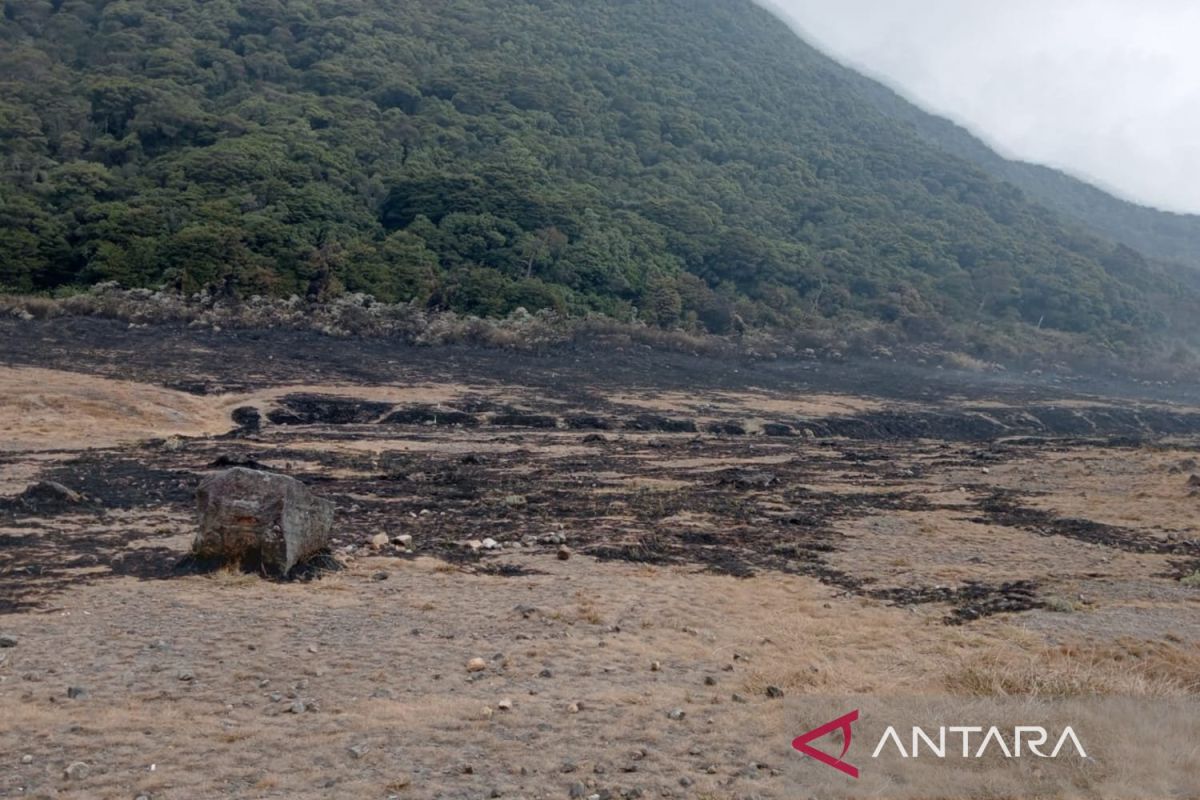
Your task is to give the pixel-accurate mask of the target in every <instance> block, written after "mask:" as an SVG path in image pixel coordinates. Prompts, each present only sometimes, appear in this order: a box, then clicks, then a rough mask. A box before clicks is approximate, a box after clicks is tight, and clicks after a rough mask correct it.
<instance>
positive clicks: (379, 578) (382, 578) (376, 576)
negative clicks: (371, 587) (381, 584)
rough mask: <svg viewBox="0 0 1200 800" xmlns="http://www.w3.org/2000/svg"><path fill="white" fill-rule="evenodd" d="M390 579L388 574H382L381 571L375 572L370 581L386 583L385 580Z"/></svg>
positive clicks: (390, 575)
mask: <svg viewBox="0 0 1200 800" xmlns="http://www.w3.org/2000/svg"><path fill="white" fill-rule="evenodd" d="M390 577H392V574H391V573H390V572H382V571H381V572H376V573H375V574H374V575H372V576H371V580H373V581H386V580H387V579H388V578H390Z"/></svg>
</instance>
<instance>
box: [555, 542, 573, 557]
mask: <svg viewBox="0 0 1200 800" xmlns="http://www.w3.org/2000/svg"><path fill="white" fill-rule="evenodd" d="M570 557H571V548H569V547H567V546H566V545H565V544H564V545H559V547H558V560H559V561H566V560H567V559H568V558H570Z"/></svg>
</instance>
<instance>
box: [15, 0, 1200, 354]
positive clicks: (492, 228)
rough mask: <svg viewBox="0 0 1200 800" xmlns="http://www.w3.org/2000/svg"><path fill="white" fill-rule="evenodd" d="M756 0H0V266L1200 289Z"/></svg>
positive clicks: (823, 310) (1140, 305) (940, 304)
mask: <svg viewBox="0 0 1200 800" xmlns="http://www.w3.org/2000/svg"><path fill="white" fill-rule="evenodd" d="M868 95H869V92H865V91H864V90H863V79H862V78H861V76H858V75H857V74H855V73H852V72H850V71H848V70H846V69H844V68H842V67H840V66H839V65H837V64H836V63H834V62H833V61H831V60H830V59H828V58H826V57H825V56H823V55H821V54H820V53H818V52H817V51H816V50H814V49H813V48H811V47H809V46H808V45H806V44H805V43H803V42H802V41H801V40H799V39H798V38H797V37H796V36H795V35H794V34H793V33H792V32H791V31H790V30H789V29H788V28H787V26H786V25H784V24H783V23H782V22H780V21H778V20H777V19H775V18H774V17H773V16H771V15H770V14H769V13H768V12H766V11H764V10H762V9H760V8H758V7H757V6H755V5H753V4H752V3H751V2H750V0H624V1H622V2H595V1H593V0H533V1H531V2H522V1H521V0H514V2H485V0H209V2H203V3H199V2H189V1H187V0H154V2H149V0H53V2H51V1H49V0H4V2H3V18H2V19H0V156H2V167H3V179H2V182H0V286H4V287H7V288H8V289H10V290H17V291H39V290H51V289H55V288H57V287H63V286H71V285H81V284H88V283H94V282H98V281H107V280H116V281H120V282H121V283H123V284H126V285H149V286H155V285H159V284H166V285H168V286H172V287H177V288H179V289H180V290H184V291H193V290H196V289H199V288H201V287H204V286H214V285H215V286H220V287H223V288H224V289H225V290H226V291H230V292H235V293H239V294H242V295H246V294H251V293H262V292H270V293H281V294H286V293H292V292H297V293H300V294H304V293H307V294H308V295H309V296H312V297H318V298H319V297H325V296H328V295H330V294H333V293H336V292H338V291H342V290H360V291H366V292H371V293H373V294H375V295H376V296H377V297H379V298H380V299H384V300H415V301H417V302H420V303H425V304H429V305H431V306H436V307H444V308H451V309H456V310H460V311H467V312H472V313H480V314H503V313H506V312H508V311H510V310H512V309H513V308H515V307H517V306H524V307H526V308H529V309H531V310H532V309H535V308H542V307H552V308H557V309H560V310H563V311H569V312H572V313H582V312H586V311H599V312H602V313H606V314H611V315H614V316H616V317H619V318H626V319H629V318H639V319H642V320H645V321H648V322H651V323H654V324H660V325H664V326H676V325H683V326H690V327H694V328H697V329H706V330H709V331H713V332H718V333H721V332H727V331H729V330H731V329H733V328H735V327H740V326H741V325H742V324H743V323H744V324H746V325H764V326H784V327H793V328H795V327H803V326H815V325H830V324H836V325H846V326H851V325H860V324H880V325H884V326H888V327H889V328H890V329H891V330H893V331H894V334H895V335H896V336H907V337H911V338H930V339H938V338H945V337H950V336H956V335H971V336H988V337H1012V338H1013V339H1014V340H1017V339H1021V337H1026V338H1030V337H1033V338H1036V337H1040V336H1045V335H1051V334H1052V333H1053V332H1055V331H1058V332H1069V333H1076V334H1079V335H1081V336H1084V337H1087V338H1088V339H1089V340H1091V341H1092V342H1098V343H1138V342H1147V341H1158V340H1162V338H1163V337H1166V336H1167V335H1168V334H1169V333H1170V331H1171V329H1172V327H1173V326H1177V325H1179V322H1180V316H1181V314H1183V313H1185V312H1186V310H1187V309H1189V308H1191V309H1194V308H1195V307H1196V305H1195V297H1196V295H1195V294H1194V293H1191V292H1192V290H1190V289H1184V288H1183V287H1181V286H1180V285H1179V284H1178V283H1176V282H1174V281H1173V280H1172V279H1170V278H1168V277H1167V276H1166V275H1165V274H1164V273H1163V272H1161V271H1160V270H1158V269H1157V268H1156V267H1154V266H1153V265H1152V264H1148V263H1147V262H1146V261H1145V260H1144V259H1143V258H1142V257H1141V256H1140V255H1138V253H1136V252H1134V251H1133V250H1131V249H1129V248H1126V247H1118V246H1116V245H1114V244H1111V243H1109V242H1107V241H1105V240H1103V239H1101V238H1098V237H1095V236H1092V235H1090V234H1087V233H1084V232H1082V230H1081V229H1077V228H1075V227H1072V226H1069V225H1065V224H1063V223H1062V222H1061V221H1060V220H1059V219H1057V218H1055V216H1054V215H1052V214H1049V213H1047V212H1046V211H1045V210H1044V209H1042V208H1041V207H1039V206H1036V205H1033V204H1032V203H1030V202H1029V201H1027V199H1026V198H1025V197H1024V195H1023V194H1022V192H1020V191H1019V190H1017V189H1015V188H1013V187H1012V186H1010V185H1007V184H1005V183H1003V182H1001V181H999V180H996V179H995V178H994V177H992V176H990V175H988V174H987V173H986V172H985V171H984V170H982V169H979V168H978V167H976V166H975V165H972V164H969V163H968V162H967V161H966V160H962V159H959V158H956V157H953V156H949V155H947V154H946V153H945V152H944V151H943V150H942V149H940V147H937V146H934V145H933V144H931V143H930V142H928V141H927V140H926V139H925V138H924V137H923V136H922V135H920V134H919V133H918V132H917V131H915V130H914V129H913V127H912V125H911V124H909V123H907V122H905V121H903V120H898V119H897V118H896V117H895V115H893V114H887V113H884V112H883V111H882V110H881V109H880V107H879V105H878V103H877V102H876V100H875V99H874V98H872V97H870V96H868Z"/></svg>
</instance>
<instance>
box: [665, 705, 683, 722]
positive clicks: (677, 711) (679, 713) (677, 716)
mask: <svg viewBox="0 0 1200 800" xmlns="http://www.w3.org/2000/svg"><path fill="white" fill-rule="evenodd" d="M686 716H687V712H686V711H684V710H683V709H682V708H672V709H671V710H670V711H668V712H667V719H673V720H676V721H678V720H681V719H683V718H684V717H686Z"/></svg>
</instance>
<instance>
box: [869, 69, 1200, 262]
mask: <svg viewBox="0 0 1200 800" xmlns="http://www.w3.org/2000/svg"><path fill="white" fill-rule="evenodd" d="M860 88H861V89H862V90H863V91H864V93H865V94H867V95H868V96H870V97H872V98H874V99H875V101H876V103H877V104H878V105H879V108H880V109H881V110H883V111H884V113H886V114H888V115H889V116H892V117H893V118H895V119H897V120H899V121H902V122H906V123H908V124H910V125H911V126H912V127H913V129H914V130H915V131H916V132H917V134H918V135H920V136H921V137H922V138H924V139H926V140H927V141H929V142H931V143H932V144H935V145H937V146H938V147H941V148H942V149H943V150H946V151H947V152H949V153H952V154H954V155H956V156H959V157H960V158H964V159H966V160H968V161H971V162H973V163H974V164H976V165H977V166H979V167H981V168H983V169H984V170H985V171H987V172H988V173H989V174H991V175H992V176H993V177H996V178H999V179H1001V180H1005V181H1008V182H1010V183H1012V184H1014V185H1015V186H1017V187H1019V188H1020V189H1021V190H1022V191H1024V192H1025V193H1026V195H1027V196H1028V197H1030V198H1031V199H1033V200H1036V201H1037V202H1039V203H1041V204H1042V205H1045V206H1046V207H1047V208H1050V209H1053V210H1054V211H1057V212H1059V213H1060V214H1062V215H1063V216H1064V217H1067V218H1073V219H1075V220H1078V221H1079V222H1082V223H1084V224H1085V225H1087V226H1089V227H1091V228H1092V229H1093V230H1094V231H1096V232H1097V233H1099V234H1100V235H1102V236H1104V237H1106V238H1110V239H1112V240H1114V241H1117V242H1121V243H1123V244H1125V245H1127V246H1129V247H1131V248H1133V249H1135V250H1138V251H1140V252H1142V253H1144V254H1145V255H1146V256H1148V257H1150V258H1155V259H1161V260H1164V261H1175V262H1179V263H1180V264H1184V265H1187V266H1189V267H1194V268H1197V269H1200V216H1197V215H1195V214H1178V213H1174V212H1170V211H1161V210H1159V209H1155V208H1148V207H1146V206H1141V205H1138V204H1136V203H1131V202H1129V201H1128V200H1122V199H1120V198H1118V197H1114V196H1113V195H1111V194H1109V193H1108V192H1105V191H1103V190H1101V189H1098V188H1096V187H1095V186H1092V185H1091V184H1089V183H1087V182H1085V181H1082V180H1079V179H1077V178H1073V177H1071V176H1070V175H1067V174H1065V173H1063V172H1059V171H1058V170H1055V169H1051V168H1049V167H1044V166H1041V165H1039V164H1030V163H1028V162H1025V161H1013V160H1010V159H1007V158H1004V157H1003V156H1001V155H1000V154H999V153H997V152H996V151H994V150H992V149H991V148H990V147H988V146H987V145H986V144H984V143H983V142H981V141H980V140H979V139H978V138H976V137H975V136H974V135H972V134H971V133H970V132H969V131H967V130H965V129H963V128H962V127H960V126H958V125H955V124H954V123H953V122H950V121H949V120H946V119H943V118H941V117H938V116H935V115H933V114H929V113H926V112H925V111H922V110H921V109H920V108H918V107H916V106H914V105H913V104H911V103H909V102H907V101H905V100H903V99H902V98H900V97H899V96H898V95H896V94H895V93H894V92H893V91H892V90H890V89H888V88H887V87H885V86H881V85H880V84H878V83H875V82H873V81H870V80H869V79H866V78H864V79H863V81H862V84H861V86H860Z"/></svg>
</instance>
